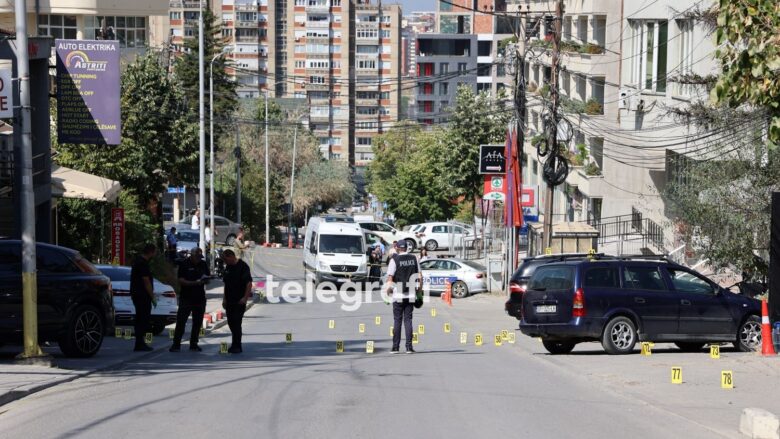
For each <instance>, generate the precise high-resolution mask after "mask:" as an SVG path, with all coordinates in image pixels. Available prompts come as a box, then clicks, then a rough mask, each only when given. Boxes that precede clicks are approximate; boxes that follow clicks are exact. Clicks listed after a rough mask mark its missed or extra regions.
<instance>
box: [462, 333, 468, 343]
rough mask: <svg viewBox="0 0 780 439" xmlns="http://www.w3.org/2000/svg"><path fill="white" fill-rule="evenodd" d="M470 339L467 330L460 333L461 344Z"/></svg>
mask: <svg viewBox="0 0 780 439" xmlns="http://www.w3.org/2000/svg"><path fill="white" fill-rule="evenodd" d="M468 341H469V335H468V333H466V332H461V333H460V344H466V343H468Z"/></svg>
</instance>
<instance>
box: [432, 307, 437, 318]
mask: <svg viewBox="0 0 780 439" xmlns="http://www.w3.org/2000/svg"><path fill="white" fill-rule="evenodd" d="M431 317H436V308H431Z"/></svg>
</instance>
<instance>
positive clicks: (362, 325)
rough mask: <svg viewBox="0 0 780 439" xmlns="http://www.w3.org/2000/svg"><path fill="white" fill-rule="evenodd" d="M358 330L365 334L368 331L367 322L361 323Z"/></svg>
mask: <svg viewBox="0 0 780 439" xmlns="http://www.w3.org/2000/svg"><path fill="white" fill-rule="evenodd" d="M358 332H359V333H361V334H364V333H365V332H366V324H365V323H361V324H359V325H358Z"/></svg>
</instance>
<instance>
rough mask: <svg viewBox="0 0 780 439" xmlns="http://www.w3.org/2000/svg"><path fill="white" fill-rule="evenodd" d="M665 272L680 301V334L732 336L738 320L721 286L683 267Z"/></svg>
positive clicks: (670, 268) (669, 268) (668, 269)
mask: <svg viewBox="0 0 780 439" xmlns="http://www.w3.org/2000/svg"><path fill="white" fill-rule="evenodd" d="M666 272H667V273H668V275H669V280H670V281H671V283H672V286H673V287H674V290H675V293H676V294H677V298H678V299H679V302H680V334H682V335H734V334H735V333H736V331H737V327H736V325H737V322H735V321H734V318H733V316H732V314H731V310H730V308H729V304H728V301H727V299H726V296H725V295H723V294H720V288H718V287H717V286H715V285H714V284H712V283H711V282H710V281H708V280H707V279H705V278H704V277H702V276H700V275H699V274H698V273H696V272H693V271H688V270H686V269H684V268H682V267H675V268H672V267H668V268H667V269H666Z"/></svg>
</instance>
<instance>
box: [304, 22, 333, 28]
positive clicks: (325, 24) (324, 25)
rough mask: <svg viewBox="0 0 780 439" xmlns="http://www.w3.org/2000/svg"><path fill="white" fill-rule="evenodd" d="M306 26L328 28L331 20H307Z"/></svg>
mask: <svg viewBox="0 0 780 439" xmlns="http://www.w3.org/2000/svg"><path fill="white" fill-rule="evenodd" d="M306 27H307V28H314V29H327V28H329V27H330V21H307V22H306Z"/></svg>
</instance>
